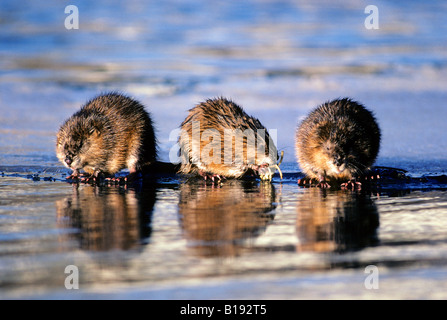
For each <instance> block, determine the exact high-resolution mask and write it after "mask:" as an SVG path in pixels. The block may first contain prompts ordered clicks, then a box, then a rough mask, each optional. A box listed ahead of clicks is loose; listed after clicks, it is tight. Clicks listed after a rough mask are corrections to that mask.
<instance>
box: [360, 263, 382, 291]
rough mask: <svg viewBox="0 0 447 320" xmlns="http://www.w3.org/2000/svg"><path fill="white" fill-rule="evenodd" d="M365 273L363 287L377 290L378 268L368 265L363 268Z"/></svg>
mask: <svg viewBox="0 0 447 320" xmlns="http://www.w3.org/2000/svg"><path fill="white" fill-rule="evenodd" d="M365 273H368V276H366V278H365V281H364V283H363V284H364V285H365V288H366V289H369V290H371V289H375V290H377V289H379V268H377V266H375V265H369V266H366V267H365Z"/></svg>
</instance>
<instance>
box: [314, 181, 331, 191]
mask: <svg viewBox="0 0 447 320" xmlns="http://www.w3.org/2000/svg"><path fill="white" fill-rule="evenodd" d="M316 187H317V188H321V189H330V187H331V185H330V184H329V183H327V182H326V180H321V181H320V182H318V183H317V185H316Z"/></svg>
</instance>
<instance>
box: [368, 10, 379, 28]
mask: <svg viewBox="0 0 447 320" xmlns="http://www.w3.org/2000/svg"><path fill="white" fill-rule="evenodd" d="M365 13H366V14H369V15H368V16H367V17H366V18H365V28H366V29H368V30H371V29H379V8H377V6H375V5H372V4H370V5H368V6H366V8H365Z"/></svg>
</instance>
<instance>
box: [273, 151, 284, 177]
mask: <svg viewBox="0 0 447 320" xmlns="http://www.w3.org/2000/svg"><path fill="white" fill-rule="evenodd" d="M281 153H283V154H284V151H281ZM281 160H282V159H281ZM274 168H276V169H278V172H279V177H280V178H281V180H282V172H281V169H280V168H279V164H277V165H275V166H274Z"/></svg>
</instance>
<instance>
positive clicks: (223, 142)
mask: <svg viewBox="0 0 447 320" xmlns="http://www.w3.org/2000/svg"><path fill="white" fill-rule="evenodd" d="M180 128H181V133H180V136H179V145H180V154H181V158H182V163H181V167H180V173H183V174H196V175H201V176H203V177H204V178H205V180H206V179H207V178H211V179H212V180H213V181H214V178H216V177H217V178H218V179H219V180H221V179H222V178H241V177H242V176H244V175H249V173H251V174H253V175H257V176H259V177H260V178H261V179H262V180H271V179H272V176H273V174H274V173H275V170H276V169H278V171H279V173H280V175H281V178H282V174H281V171H280V169H279V164H277V159H278V152H277V149H276V146H275V144H274V142H273V140H272V138H271V137H270V135H269V133H268V132H267V130H266V129H265V127H264V126H263V125H262V124H261V122H260V121H259V120H258V119H256V118H254V117H251V116H249V115H248V114H246V113H245V111H244V110H243V109H242V108H241V107H240V106H238V105H237V104H236V103H234V102H233V101H231V100H228V99H226V98H223V97H220V98H215V99H208V100H206V101H205V102H202V103H199V104H198V105H196V106H195V107H194V108H192V109H190V110H189V114H188V116H187V117H186V119H185V120H184V121H183V123H182V124H181V126H180ZM211 137H212V140H210V138H211ZM233 138H234V140H233ZM255 141H256V143H255Z"/></svg>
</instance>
